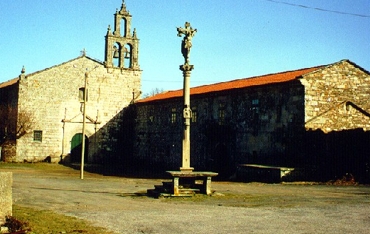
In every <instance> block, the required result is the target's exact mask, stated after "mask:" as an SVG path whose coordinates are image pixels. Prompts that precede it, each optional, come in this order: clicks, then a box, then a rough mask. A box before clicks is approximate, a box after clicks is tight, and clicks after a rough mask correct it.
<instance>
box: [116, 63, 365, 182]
mask: <svg viewBox="0 0 370 234" xmlns="http://www.w3.org/2000/svg"><path fill="white" fill-rule="evenodd" d="M190 92H191V109H192V123H191V137H190V139H191V166H192V167H194V168H195V170H198V171H199V170H200V171H202V170H205V171H216V172H219V175H220V176H221V177H224V178H229V176H231V175H234V174H235V172H237V171H238V170H240V169H241V168H240V165H245V164H259V165H270V166H282V167H293V168H297V167H298V168H302V170H303V169H306V170H309V172H308V173H307V174H308V175H309V177H310V178H307V177H305V178H304V179H320V180H325V179H328V180H329V179H334V178H341V176H343V175H345V174H346V173H351V174H352V175H353V176H355V178H356V179H358V180H361V181H369V179H370V174H369V171H370V168H369V167H370V156H369V152H370V134H369V130H370V112H369V111H370V104H369V102H368V100H369V98H370V96H369V95H370V74H369V72H368V71H366V70H365V69H363V68H361V67H360V66H358V65H356V64H355V63H353V62H351V61H349V60H342V61H339V62H336V63H333V64H329V65H324V66H317V67H312V68H304V69H300V70H294V71H286V72H281V73H276V74H268V75H263V76H258V77H250V78H246V79H239V80H232V81H228V82H222V83H216V84H211V85H204V86H199V87H194V88H192V89H191V91H190ZM182 95H183V92H182V90H177V91H169V92H164V93H161V94H157V95H155V96H152V97H149V98H145V99H142V100H139V101H138V102H137V103H135V104H134V105H131V106H130V107H129V108H126V112H127V115H126V116H127V118H126V119H123V122H125V121H131V122H133V123H135V127H134V128H131V130H130V131H129V132H127V128H126V132H125V131H123V133H122V134H127V135H129V136H134V137H131V138H130V139H131V140H130V141H131V143H130V144H131V145H132V146H133V147H132V149H131V150H132V155H131V157H132V161H133V162H135V163H138V165H140V167H143V166H144V165H146V166H147V168H149V169H150V168H157V169H159V170H162V171H164V170H179V167H180V166H181V142H182V132H183V127H182V125H183V118H182V110H183V97H182ZM130 119H131V120H130ZM132 119H133V120H132ZM132 166H135V165H132Z"/></svg>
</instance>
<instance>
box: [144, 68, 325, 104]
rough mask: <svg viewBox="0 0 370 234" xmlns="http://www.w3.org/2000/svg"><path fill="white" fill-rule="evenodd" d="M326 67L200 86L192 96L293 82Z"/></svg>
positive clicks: (174, 93) (173, 94) (160, 97)
mask: <svg viewBox="0 0 370 234" xmlns="http://www.w3.org/2000/svg"><path fill="white" fill-rule="evenodd" d="M323 67H325V66H323V65H321V66H315V67H310V68H300V69H296V70H288V71H283V72H276V73H270V74H265V75H258V76H252V77H247V78H240V79H235V80H229V81H223V82H218V83H213V84H207V85H200V86H196V87H192V88H191V89H190V94H191V95H195V94H204V93H211V92H220V91H226V90H232V89H240V88H247V87H251V86H258V85H267V84H274V83H281V82H287V81H292V80H294V79H297V78H299V77H301V76H302V75H304V74H307V73H310V72H312V71H315V70H317V69H320V68H323ZM182 92H183V89H178V90H173V91H168V92H166V93H160V94H157V95H154V96H151V97H148V98H144V99H141V100H139V101H138V102H139V103H140V102H150V101H156V100H163V99H170V98H178V97H180V96H182Z"/></svg>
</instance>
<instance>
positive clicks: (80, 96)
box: [78, 87, 89, 102]
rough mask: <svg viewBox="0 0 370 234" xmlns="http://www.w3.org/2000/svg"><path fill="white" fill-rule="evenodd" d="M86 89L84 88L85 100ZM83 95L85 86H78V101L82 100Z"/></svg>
mask: <svg viewBox="0 0 370 234" xmlns="http://www.w3.org/2000/svg"><path fill="white" fill-rule="evenodd" d="M88 93H89V92H88V90H87V89H86V101H88ZM84 95H85V88H84V87H82V88H79V89H78V99H79V101H80V102H84Z"/></svg>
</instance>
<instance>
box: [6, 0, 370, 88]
mask: <svg viewBox="0 0 370 234" xmlns="http://www.w3.org/2000/svg"><path fill="white" fill-rule="evenodd" d="M121 3H122V0H60V1H50V0H12V1H6V0H0V83H1V82H4V81H7V80H10V79H12V78H15V77H17V76H18V75H19V74H20V72H21V69H22V66H25V69H26V74H29V73H32V72H36V71H39V70H43V69H45V68H48V67H51V66H54V65H57V64H60V63H63V62H66V61H68V60H71V59H74V58H76V57H78V56H80V55H81V51H82V50H84V49H85V50H86V54H87V56H89V57H92V58H94V59H98V60H100V61H104V48H105V35H106V32H107V27H108V25H111V26H113V25H114V16H113V14H114V13H115V11H116V8H120V6H121ZM125 4H126V7H127V10H128V11H130V13H131V15H132V22H131V28H132V29H133V28H136V31H137V36H138V38H139V39H140V44H139V65H140V68H141V69H142V70H143V74H142V91H143V93H144V94H146V93H150V92H151V91H152V90H154V89H163V90H177V89H182V86H183V75H182V72H181V71H180V70H179V66H180V65H182V64H183V63H184V59H183V57H182V54H181V50H180V49H181V40H182V38H181V37H178V36H177V30H176V27H184V24H185V22H187V21H188V22H190V23H191V26H192V27H193V28H195V29H197V33H196V34H195V36H194V38H193V41H192V43H193V46H192V49H191V54H190V64H192V65H194V70H193V71H192V73H191V78H190V80H191V81H190V85H191V87H194V86H199V85H204V84H212V83H217V82H223V81H229V80H234V79H240V78H247V77H253V76H258V75H264V74H270V73H276V72H283V71H288V70H295V69H300V68H307V67H313V66H317V65H326V64H331V63H335V62H338V61H340V60H342V59H349V60H351V61H352V62H354V63H356V64H357V65H359V66H361V67H362V68H364V69H366V70H368V71H369V70H370V1H369V0H325V1H323V0H125Z"/></svg>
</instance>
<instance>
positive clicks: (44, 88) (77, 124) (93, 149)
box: [14, 56, 141, 162]
mask: <svg viewBox="0 0 370 234" xmlns="http://www.w3.org/2000/svg"><path fill="white" fill-rule="evenodd" d="M86 72H88V78H87V82H88V85H87V86H88V102H87V105H86V114H87V119H86V136H87V137H91V136H95V137H93V138H90V139H88V141H89V144H88V146H89V147H88V150H87V151H88V161H93V160H94V157H95V156H96V155H99V151H100V150H101V147H100V145H99V142H100V140H101V139H99V138H97V137H96V134H95V133H96V132H97V131H99V129H101V128H102V127H103V126H104V125H106V124H107V123H108V122H109V121H110V120H111V119H114V117H115V116H116V115H117V114H118V113H119V112H120V111H121V110H122V109H123V108H124V107H126V106H128V105H129V104H130V103H131V102H132V100H133V92H134V95H135V96H137V95H138V94H139V93H140V88H141V83H140V82H141V78H140V77H141V71H135V70H130V69H109V70H108V69H107V68H105V67H104V65H103V64H102V63H100V62H98V61H95V60H93V59H90V58H88V57H86V56H82V57H78V58H77V59H74V60H71V61H68V62H66V63H63V64H60V65H57V66H54V67H51V68H48V69H45V70H42V71H40V72H36V73H33V74H30V75H25V76H23V77H21V79H20V81H19V103H18V107H19V111H27V112H28V113H31V117H32V130H31V131H29V132H28V133H27V134H26V135H24V136H23V137H21V138H20V139H17V153H16V159H15V160H14V161H30V162H35V161H43V160H46V159H47V160H51V161H59V160H61V158H64V157H65V156H67V155H69V154H70V153H71V140H72V138H73V137H74V136H75V135H76V134H79V133H81V132H82V120H83V119H82V112H81V110H82V105H81V103H80V100H79V89H80V88H82V87H84V80H85V73H86ZM92 121H96V122H97V123H96V124H93V123H92ZM110 124H112V123H110ZM34 130H39V131H42V141H35V140H34V132H33V131H34ZM101 136H102V135H101Z"/></svg>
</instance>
